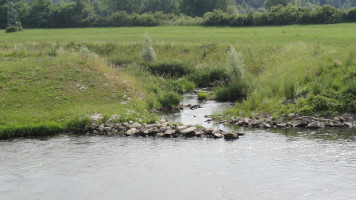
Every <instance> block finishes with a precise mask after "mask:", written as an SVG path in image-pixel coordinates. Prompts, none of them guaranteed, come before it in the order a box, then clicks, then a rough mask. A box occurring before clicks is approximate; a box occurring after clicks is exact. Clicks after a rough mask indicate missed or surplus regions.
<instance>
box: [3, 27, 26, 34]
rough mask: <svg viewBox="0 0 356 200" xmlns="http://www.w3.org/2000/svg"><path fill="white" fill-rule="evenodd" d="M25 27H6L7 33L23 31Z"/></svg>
mask: <svg viewBox="0 0 356 200" xmlns="http://www.w3.org/2000/svg"><path fill="white" fill-rule="evenodd" d="M22 30H23V28H22V26H8V27H6V30H5V31H6V33H13V32H18V31H22Z"/></svg>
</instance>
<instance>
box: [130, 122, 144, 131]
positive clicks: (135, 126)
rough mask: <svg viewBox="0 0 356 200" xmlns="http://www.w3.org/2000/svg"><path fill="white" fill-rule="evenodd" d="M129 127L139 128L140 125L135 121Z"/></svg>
mask: <svg viewBox="0 0 356 200" xmlns="http://www.w3.org/2000/svg"><path fill="white" fill-rule="evenodd" d="M131 128H135V129H137V130H139V129H141V128H142V125H141V124H139V123H136V122H135V123H133V124H132V125H131Z"/></svg>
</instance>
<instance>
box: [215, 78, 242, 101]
mask: <svg viewBox="0 0 356 200" xmlns="http://www.w3.org/2000/svg"><path fill="white" fill-rule="evenodd" d="M214 93H215V98H216V100H218V101H236V100H238V101H241V100H243V99H245V98H246V97H247V94H248V86H247V84H246V82H243V81H238V82H233V83H230V84H228V85H227V86H220V87H217V88H216V89H215V90H214Z"/></svg>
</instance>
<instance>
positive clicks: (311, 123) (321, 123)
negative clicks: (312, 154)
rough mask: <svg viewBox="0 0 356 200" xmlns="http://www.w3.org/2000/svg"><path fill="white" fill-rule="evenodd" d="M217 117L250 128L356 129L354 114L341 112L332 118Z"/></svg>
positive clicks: (220, 121) (289, 116)
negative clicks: (227, 118)
mask: <svg viewBox="0 0 356 200" xmlns="http://www.w3.org/2000/svg"><path fill="white" fill-rule="evenodd" d="M223 118H224V116H223V117H222V119H220V120H219V119H218V120H217V121H218V122H219V123H225V124H233V125H237V126H242V127H252V128H265V129H269V128H309V129H319V128H325V127H332V128H354V129H356V116H354V115H352V114H347V113H346V114H343V115H339V116H337V117H333V118H316V117H310V116H300V117H299V116H298V115H296V114H293V113H292V114H289V115H288V118H287V119H286V120H281V119H279V120H273V118H272V117H271V116H269V115H266V116H263V115H259V116H255V117H251V118H249V117H240V118H235V117H232V118H231V119H229V120H226V119H223ZM225 118H226V117H225Z"/></svg>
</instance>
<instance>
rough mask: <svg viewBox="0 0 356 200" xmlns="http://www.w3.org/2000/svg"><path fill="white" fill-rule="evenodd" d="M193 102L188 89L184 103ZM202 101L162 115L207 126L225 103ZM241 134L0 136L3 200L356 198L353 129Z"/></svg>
mask: <svg viewBox="0 0 356 200" xmlns="http://www.w3.org/2000/svg"><path fill="white" fill-rule="evenodd" d="M194 101H195V100H194V98H193V97H192V96H189V95H188V96H185V97H184V102H183V103H184V104H187V102H188V103H189V102H190V103H191V104H196V103H193V102H194ZM202 106H203V108H201V109H197V110H195V111H191V110H185V111H183V112H182V113H181V115H179V114H171V115H165V116H163V117H164V118H169V119H175V120H181V121H182V122H184V123H190V124H196V123H205V122H204V121H205V120H206V119H203V118H201V117H199V116H200V115H206V114H211V113H204V112H205V111H207V112H210V111H211V110H214V109H219V107H220V108H221V107H224V106H226V105H223V104H215V103H213V102H212V101H208V102H205V103H202ZM186 114H187V115H186ZM186 116H189V117H190V118H189V119H188V120H187V118H188V117H186ZM194 116H196V117H194ZM205 125H208V124H205ZM244 131H245V133H246V135H245V136H243V137H241V138H240V139H239V140H236V141H224V140H223V139H217V140H215V139H201V138H189V139H179V138H175V139H164V138H126V137H119V136H115V137H102V136H75V135H58V136H55V137H49V138H41V139H16V140H12V141H0V199H1V200H23V199H26V200H34V199H50V200H71V199H75V200H77V199H87V200H90V199H104V200H111V199H113V200H143V199H152V200H171V199H172V200H175V199H177V200H178V199H179V200H190V199H199V200H210V199H211V200H220V199H229V200H230V199H239V200H240V199H252V200H253V199H321V200H324V199H330V200H335V199H340V200H341V199H342V200H344V199H345V200H348V199H350V200H351V199H356V141H355V131H350V130H349V131H347V130H341V131H340V130H339V131H338V130H320V131H317V132H315V131H306V130H299V131H298V130H296V131H282V132H279V133H274V132H271V131H265V130H244Z"/></svg>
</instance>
